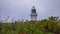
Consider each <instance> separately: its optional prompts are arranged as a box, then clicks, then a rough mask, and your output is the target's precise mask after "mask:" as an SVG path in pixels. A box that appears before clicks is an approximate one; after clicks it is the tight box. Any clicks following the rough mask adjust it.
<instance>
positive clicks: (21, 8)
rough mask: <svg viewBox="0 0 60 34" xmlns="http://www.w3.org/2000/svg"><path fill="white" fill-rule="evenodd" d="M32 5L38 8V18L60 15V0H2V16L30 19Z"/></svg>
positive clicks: (0, 4) (0, 1) (0, 14)
mask: <svg viewBox="0 0 60 34" xmlns="http://www.w3.org/2000/svg"><path fill="white" fill-rule="evenodd" d="M32 6H35V7H36V9H37V14H38V19H42V18H47V17H49V16H60V0H0V16H1V17H5V18H6V17H7V16H10V19H12V18H15V19H30V12H31V8H32Z"/></svg>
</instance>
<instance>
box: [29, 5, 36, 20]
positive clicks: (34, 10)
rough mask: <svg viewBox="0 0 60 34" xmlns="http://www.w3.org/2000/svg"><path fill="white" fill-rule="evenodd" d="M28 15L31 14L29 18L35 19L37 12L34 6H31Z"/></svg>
mask: <svg viewBox="0 0 60 34" xmlns="http://www.w3.org/2000/svg"><path fill="white" fill-rule="evenodd" d="M30 16H31V20H33V21H35V20H37V13H36V8H35V6H33V7H32V9H31V14H30Z"/></svg>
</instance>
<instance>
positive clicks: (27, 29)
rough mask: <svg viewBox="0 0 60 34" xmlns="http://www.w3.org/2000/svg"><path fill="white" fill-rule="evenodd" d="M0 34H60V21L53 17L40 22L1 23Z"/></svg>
mask: <svg viewBox="0 0 60 34" xmlns="http://www.w3.org/2000/svg"><path fill="white" fill-rule="evenodd" d="M0 34H60V21H59V20H58V19H57V18H56V17H53V16H51V17H49V18H48V19H43V20H40V21H27V22H18V21H17V22H15V23H0Z"/></svg>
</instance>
